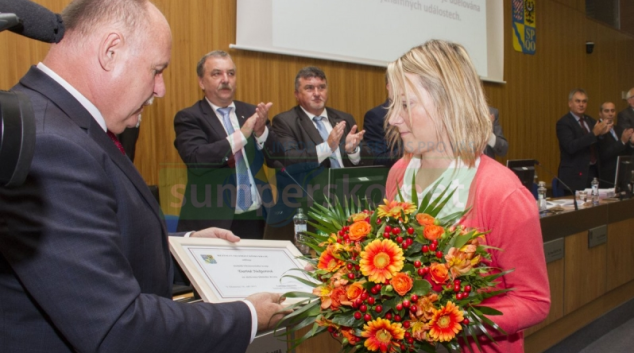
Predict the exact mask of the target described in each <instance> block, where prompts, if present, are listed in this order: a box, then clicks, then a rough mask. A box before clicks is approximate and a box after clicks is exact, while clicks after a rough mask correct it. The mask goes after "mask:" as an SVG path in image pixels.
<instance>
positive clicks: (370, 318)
mask: <svg viewBox="0 0 634 353" xmlns="http://www.w3.org/2000/svg"><path fill="white" fill-rule="evenodd" d="M363 320H365V321H370V320H372V316H370V314H365V315H363Z"/></svg>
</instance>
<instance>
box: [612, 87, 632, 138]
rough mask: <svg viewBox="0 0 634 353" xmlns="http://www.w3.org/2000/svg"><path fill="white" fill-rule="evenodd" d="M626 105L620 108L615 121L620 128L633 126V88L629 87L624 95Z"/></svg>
mask: <svg viewBox="0 0 634 353" xmlns="http://www.w3.org/2000/svg"><path fill="white" fill-rule="evenodd" d="M625 99H626V100H627V104H628V107H627V108H625V109H623V110H621V111H620V112H619V115H618V116H617V120H616V123H617V125H618V126H620V127H621V129H623V130H625V129H627V128H631V127H634V88H630V90H629V91H627V95H626V96H625Z"/></svg>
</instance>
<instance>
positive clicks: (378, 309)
mask: <svg viewBox="0 0 634 353" xmlns="http://www.w3.org/2000/svg"><path fill="white" fill-rule="evenodd" d="M374 311H376V312H377V313H380V312H381V311H383V307H382V306H380V305H377V306H376V307H375V308H374Z"/></svg>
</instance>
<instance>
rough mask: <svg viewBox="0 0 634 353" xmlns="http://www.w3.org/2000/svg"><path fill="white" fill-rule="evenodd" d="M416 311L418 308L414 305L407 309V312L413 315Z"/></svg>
mask: <svg viewBox="0 0 634 353" xmlns="http://www.w3.org/2000/svg"><path fill="white" fill-rule="evenodd" d="M416 310H418V307H417V306H416V305H412V306H410V307H409V311H411V312H413V313H415V312H416Z"/></svg>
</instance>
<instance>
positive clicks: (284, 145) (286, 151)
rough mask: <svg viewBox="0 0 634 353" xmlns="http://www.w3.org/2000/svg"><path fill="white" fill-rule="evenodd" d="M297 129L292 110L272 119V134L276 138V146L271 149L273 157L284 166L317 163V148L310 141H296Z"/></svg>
mask: <svg viewBox="0 0 634 353" xmlns="http://www.w3.org/2000/svg"><path fill="white" fill-rule="evenodd" d="M299 129H300V128H299V125H298V123H297V117H296V116H294V114H293V110H291V111H288V112H285V113H282V114H279V115H276V116H275V117H274V118H273V133H275V135H276V137H277V142H276V145H275V147H274V148H273V150H274V155H275V156H277V158H278V159H281V160H282V161H283V164H284V166H289V165H293V164H299V163H311V164H314V163H318V159H317V146H316V145H315V144H314V143H312V141H298V140H297V136H300V131H299ZM280 157H281V158H280Z"/></svg>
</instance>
